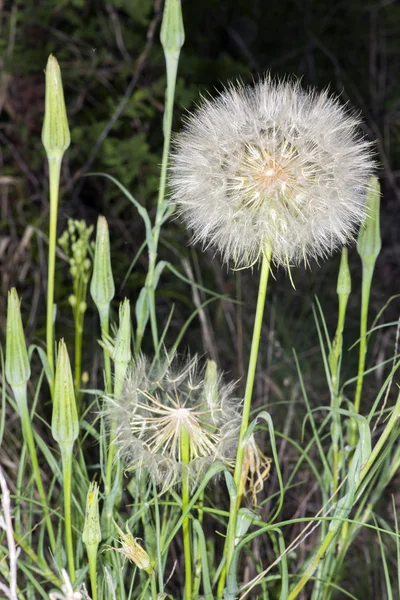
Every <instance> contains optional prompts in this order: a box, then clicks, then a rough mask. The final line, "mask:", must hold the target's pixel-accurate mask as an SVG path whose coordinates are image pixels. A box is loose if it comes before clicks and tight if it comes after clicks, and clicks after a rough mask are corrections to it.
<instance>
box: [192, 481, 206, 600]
mask: <svg viewBox="0 0 400 600" xmlns="http://www.w3.org/2000/svg"><path fill="white" fill-rule="evenodd" d="M203 506H204V490H203V491H202V492H201V494H200V496H199V500H198V503H197V510H198V515H197V520H198V522H199V523H200V525H202V523H203V515H204V510H203ZM200 554H201V541H200V537H199V536H197V548H196V563H195V567H194V579H193V600H196V598H197V597H198V595H199V590H200V581H201V569H202V563H201V560H200Z"/></svg>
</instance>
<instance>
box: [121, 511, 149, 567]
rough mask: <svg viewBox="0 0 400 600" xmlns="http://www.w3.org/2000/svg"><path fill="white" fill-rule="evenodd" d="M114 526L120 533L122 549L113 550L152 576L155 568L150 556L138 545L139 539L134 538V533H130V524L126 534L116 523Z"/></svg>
mask: <svg viewBox="0 0 400 600" xmlns="http://www.w3.org/2000/svg"><path fill="white" fill-rule="evenodd" d="M114 525H115V527H116V529H117V531H118V534H119V539H120V542H121V546H122V547H121V548H113V547H112V548H111V550H116V551H117V552H120V553H121V554H123V556H124V557H125V558H127V559H129V560H130V561H131V562H133V563H134V564H135V565H136V566H137V567H138V568H139V569H143V570H144V571H146V573H147V574H148V575H151V574H152V572H153V568H152V566H151V561H150V556H149V555H148V554H147V552H146V550H145V549H144V548H142V546H141V545H140V544H139V543H138V541H137V540H138V539H139V538H134V537H133V535H132V533H131V532H130V531H129V528H128V524H126V533H124V532H123V531H122V529H121V528H120V527H118V525H117V523H116V522H115V521H114Z"/></svg>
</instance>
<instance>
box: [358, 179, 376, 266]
mask: <svg viewBox="0 0 400 600" xmlns="http://www.w3.org/2000/svg"><path fill="white" fill-rule="evenodd" d="M380 200H381V194H380V185H379V180H378V179H377V178H376V177H371V180H370V185H369V189H368V197H367V217H366V219H365V221H364V224H363V225H362V226H361V229H360V233H359V234H358V241H357V252H358V254H359V255H360V257H361V260H362V261H363V262H364V263H370V264H371V263H372V264H374V263H375V261H376V259H377V257H378V255H379V252H380V251H381V247H382V242H381V232H380V219H379V209H380Z"/></svg>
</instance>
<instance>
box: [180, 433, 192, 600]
mask: <svg viewBox="0 0 400 600" xmlns="http://www.w3.org/2000/svg"><path fill="white" fill-rule="evenodd" d="M180 447H181V461H182V463H183V464H184V465H187V464H188V463H189V461H190V438H189V434H188V432H187V431H186V429H185V428H184V427H183V428H182V431H181V435H180ZM189 486H190V484H189V476H188V473H187V472H186V471H185V472H184V474H183V478H182V512H183V513H184V512H185V511H186V510H187V507H188V505H189V502H190V487H189ZM182 533H183V554H184V558H185V600H192V554H191V548H190V520H189V514H187V515H186V517H185V518H184V519H183V522H182Z"/></svg>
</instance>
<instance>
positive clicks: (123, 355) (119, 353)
mask: <svg viewBox="0 0 400 600" xmlns="http://www.w3.org/2000/svg"><path fill="white" fill-rule="evenodd" d="M113 358H114V362H115V363H122V364H126V365H127V364H128V363H129V362H130V360H131V358H132V354H131V307H130V302H129V300H128V298H125V300H124V301H123V302H122V303H121V304H120V305H119V328H118V333H117V337H116V340H115V347H114V356H113Z"/></svg>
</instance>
